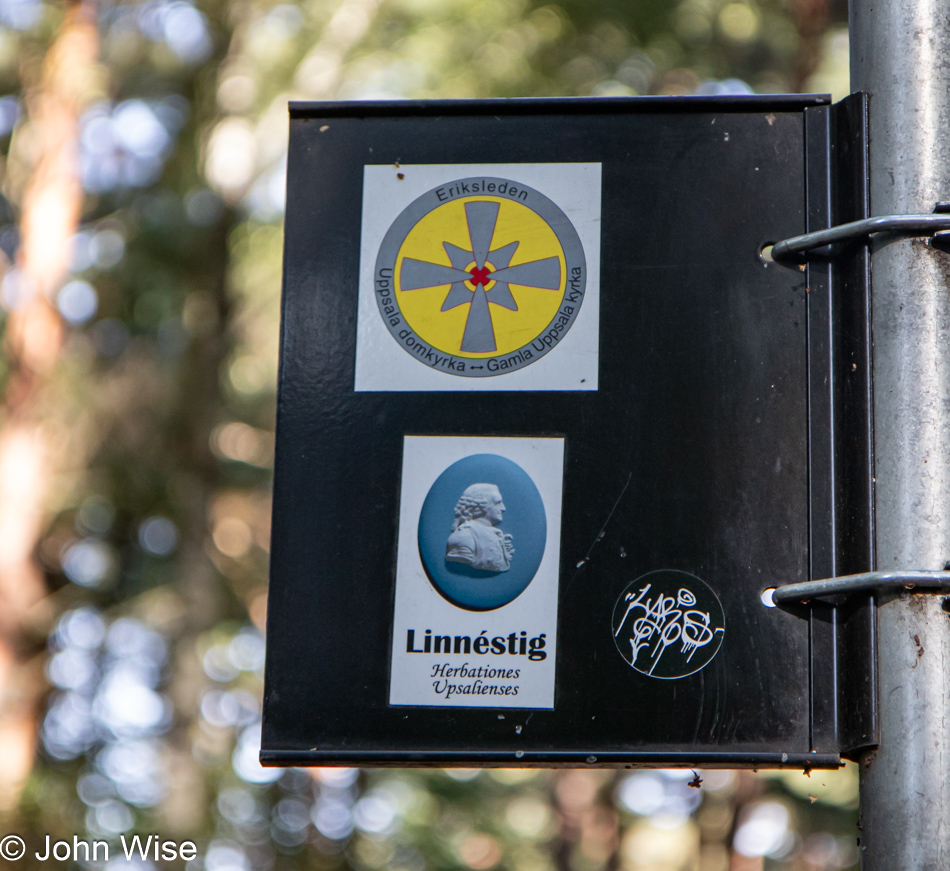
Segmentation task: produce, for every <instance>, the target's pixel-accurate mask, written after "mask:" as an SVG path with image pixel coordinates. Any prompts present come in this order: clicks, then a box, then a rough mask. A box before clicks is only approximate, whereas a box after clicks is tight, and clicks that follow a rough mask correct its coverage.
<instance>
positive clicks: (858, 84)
mask: <svg viewBox="0 0 950 871" xmlns="http://www.w3.org/2000/svg"><path fill="white" fill-rule="evenodd" d="M851 86H852V88H853V89H854V90H863V91H867V92H868V93H870V94H871V104H870V124H871V130H870V142H871V164H870V166H871V214H894V213H911V212H913V213H919V212H930V211H931V210H932V209H933V207H934V204H935V203H936V202H938V201H942V200H948V199H950V8H948V5H947V0H851ZM872 275H873V278H872V303H873V320H872V326H873V335H874V389H875V397H874V416H875V423H874V430H875V451H876V472H875V474H876V477H877V491H876V504H877V509H876V510H877V568H879V569H880V570H882V571H895V570H912V569H922V570H935V569H942V568H944V566H945V564H946V563H947V562H948V561H950V255H947V254H943V253H941V252H939V251H937V250H935V249H933V248H930V247H928V246H927V245H926V243H923V242H911V241H900V242H895V243H892V244H881V243H878V244H877V245H876V247H875V250H874V253H873V261H872ZM942 601H943V597H942V596H940V595H936V594H932V593H918V594H909V595H908V594H904V595H903V596H901V595H890V596H886V597H885V596H882V597H881V598H880V599H879V606H878V613H877V621H878V640H879V679H880V683H879V704H880V746H879V748H878V749H877V750H876V751H873V752H870V753H868V754H867V755H866V756H865V758H864V759H863V760H862V764H861V826H862V830H861V832H860V836H861V855H862V865H861V867H862V868H863V869H864V871H896V869H901V871H938V869H939V871H945V869H948V868H950V614H948V613H946V612H945V611H944V610H942V607H941V606H942Z"/></svg>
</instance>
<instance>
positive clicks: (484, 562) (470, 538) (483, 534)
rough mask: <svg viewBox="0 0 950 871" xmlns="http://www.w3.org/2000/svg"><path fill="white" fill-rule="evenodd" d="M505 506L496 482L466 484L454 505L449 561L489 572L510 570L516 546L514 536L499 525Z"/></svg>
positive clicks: (447, 558)
mask: <svg viewBox="0 0 950 871" xmlns="http://www.w3.org/2000/svg"><path fill="white" fill-rule="evenodd" d="M506 510H507V509H506V508H505V503H504V501H503V500H502V498H501V492H500V491H499V489H498V487H497V486H496V485H495V484H472V485H471V486H469V487H466V488H465V491H464V492H463V493H462V495H461V496H460V497H459V500H458V502H457V503H456V505H455V520H454V521H453V522H452V532H451V533H450V535H449V538H448V541H446V543H445V559H446V562H455V563H464V564H465V565H467V566H471V567H472V568H473V569H481V570H483V571H488V572H507V571H508V569H509V568H511V558H512V556H513V555H514V552H515V549H514V548H513V547H512V546H511V536H510V535H506V534H505V533H504V532H502V530H501V529H500V528H499V526H498V524H500V523H501V521H502V518H503V517H504V516H505V511H506Z"/></svg>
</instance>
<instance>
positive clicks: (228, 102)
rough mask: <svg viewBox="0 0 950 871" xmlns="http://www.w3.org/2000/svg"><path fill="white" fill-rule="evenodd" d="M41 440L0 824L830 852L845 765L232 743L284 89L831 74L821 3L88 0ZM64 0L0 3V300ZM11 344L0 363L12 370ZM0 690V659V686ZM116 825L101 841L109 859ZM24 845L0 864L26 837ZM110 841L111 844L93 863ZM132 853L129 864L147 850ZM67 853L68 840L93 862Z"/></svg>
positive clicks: (778, 79) (268, 410)
mask: <svg viewBox="0 0 950 871" xmlns="http://www.w3.org/2000/svg"><path fill="white" fill-rule="evenodd" d="M95 10H96V15H97V21H98V28H99V33H100V39H101V44H100V57H99V60H98V62H97V63H96V64H94V65H93V66H92V67H91V68H90V69H89V70H88V71H87V72H88V75H87V76H83V77H82V81H81V82H79V83H77V87H81V88H82V91H83V99H84V105H85V107H86V108H85V112H84V114H83V117H82V121H81V124H80V127H79V129H78V130H77V131H76V142H77V148H78V160H79V166H80V171H81V174H82V180H83V186H84V190H85V202H84V206H83V214H82V220H81V225H80V226H79V227H77V228H76V233H75V235H74V237H73V240H72V252H71V254H70V257H71V263H72V266H71V274H70V276H69V277H68V279H67V281H65V282H64V284H63V286H62V287H61V288H60V289H57V290H56V292H55V293H53V294H52V295H51V298H50V301H51V302H53V303H55V304H56V306H57V308H58V311H59V313H60V316H61V317H62V319H63V322H64V324H65V325H66V329H67V333H66V338H65V341H64V344H63V346H62V350H61V352H60V354H59V360H58V365H57V367H56V369H55V372H54V373H53V375H52V376H51V377H50V378H49V380H48V383H47V384H46V385H45V387H44V389H43V391H42V393H41V394H40V395H39V397H38V399H37V400H36V408H35V409H34V413H35V416H36V418H37V419H38V420H39V421H40V423H41V426H43V427H44V428H45V431H46V432H47V433H49V434H50V435H51V437H52V441H53V443H54V444H55V446H56V448H57V450H56V453H55V456H54V457H53V458H52V463H53V468H52V469H51V474H52V478H51V481H50V483H49V486H48V488H47V492H46V494H45V496H44V500H45V505H46V510H47V520H46V523H45V527H44V531H43V535H42V537H41V539H40V540H39V541H37V542H35V554H36V559H37V560H38V561H39V562H40V564H41V565H42V568H43V572H44V575H45V578H46V584H47V589H48V595H47V596H46V597H45V598H44V599H43V600H42V601H41V602H39V603H38V604H36V605H35V606H32V607H31V608H30V609H29V610H28V612H27V613H26V614H25V615H24V618H23V620H22V621H21V622H22V624H23V626H24V630H23V633H22V637H20V638H19V640H18V642H17V645H18V646H17V657H18V661H19V663H20V671H21V674H22V675H24V676H25V677H23V678H22V679H23V680H24V681H27V682H32V683H36V682H40V681H45V683H44V686H45V687H47V688H48V690H47V691H45V692H44V695H43V699H42V707H41V709H40V710H39V712H38V717H37V724H36V727H37V730H38V732H39V735H40V738H41V741H40V745H39V751H38V756H37V759H36V761H35V764H34V765H33V768H32V773H31V775H30V776H29V779H28V780H27V781H26V783H25V784H22V792H21V794H20V798H19V801H18V802H17V803H16V804H15V805H11V806H9V807H6V808H4V809H2V810H0V829H2V830H3V831H4V832H7V831H16V832H18V833H19V834H21V835H23V836H24V837H25V838H26V840H27V842H28V843H29V844H31V845H33V846H35V847H39V846H40V845H41V844H42V843H43V836H44V835H45V834H46V833H49V834H51V835H52V837H53V838H54V839H55V838H57V837H63V838H69V839H71V838H72V835H73V834H75V833H79V834H80V836H83V835H84V834H85V836H87V837H92V838H103V839H107V840H109V841H110V842H111V843H113V845H114V844H115V842H116V839H117V837H118V836H119V835H120V834H121V833H123V832H130V831H135V832H160V833H161V835H162V836H163V837H167V838H175V839H178V840H181V839H184V838H192V839H194V840H195V841H196V842H197V844H198V846H199V857H198V858H197V859H196V860H194V861H193V862H191V863H189V868H192V869H199V868H202V869H207V871H249V869H271V868H276V869H298V868H299V869H311V868H313V869H324V868H327V869H329V868H341V869H342V868H354V869H381V868H387V869H393V871H402V869H405V871H423V869H425V868H471V869H475V871H488V869H493V868H498V869H516V868H517V869H519V871H542V869H548V868H563V869H573V871H598V869H613V868H618V867H623V868H625V869H630V871H677V869H701V871H725V869H727V868H728V869H732V871H742V869H747V871H753V869H796V871H798V869H801V871H824V869H838V868H845V867H851V866H853V865H854V863H855V862H856V859H857V855H856V850H855V846H854V844H855V838H854V836H855V834H856V832H855V828H854V826H855V805H856V796H857V787H856V782H857V777H856V773H855V771H854V769H853V767H850V768H848V769H846V770H845V771H843V772H841V773H837V774H829V773H820V772H813V773H812V774H811V776H810V777H804V776H803V775H802V773H801V772H794V773H783V772H776V773H762V774H758V775H756V774H753V773H751V772H742V773H734V772H712V771H710V772H704V773H703V775H702V776H703V778H704V783H703V784H702V788H701V789H696V788H694V787H693V785H692V784H690V781H691V780H692V779H693V777H694V774H693V772H674V771H670V772H666V771H660V772H632V773H631V772H607V771H566V772H548V771H519V770H497V771H482V772H477V771H462V770H456V771H445V772H442V771H409V770H405V771H390V772H387V771H367V772H357V771H353V770H348V769H342V770H330V769H325V770H316V771H309V772H305V771H287V772H281V771H277V770H264V769H262V768H261V767H260V766H259V765H258V763H257V758H256V754H257V749H258V746H259V732H260V714H259V711H260V696H261V675H262V666H263V639H262V634H261V632H262V629H263V622H264V612H265V591H266V573H267V552H268V538H269V534H268V533H269V530H268V523H269V483H270V467H271V459H272V452H273V418H274V405H275V390H276V377H277V335H278V320H279V291H280V268H281V263H280V260H281V244H282V228H281V221H282V211H283V197H284V174H285V157H286V131H287V111H286V103H287V100H288V99H335V98H344V99H373V98H401V97H414V98H434V97H441V98H445V97H451V98H468V97H487V96H533V95H538V96H541V95H545V96H547V95H621V94H628V95H629V94H686V93H694V92H699V93H706V94H729V93H748V92H753V91H758V92H777V91H789V90H809V89H820V90H826V91H831V92H833V93H834V94H835V95H836V96H838V97H840V96H843V95H844V94H845V93H847V90H848V84H847V34H846V31H845V30H844V26H845V18H846V15H845V10H844V8H843V4H839V3H828V2H825V0H678V2H671V0H639V2H636V3H631V2H629V0H562V2H560V3H549V2H543V0H308V2H302V3H299V4H297V5H290V4H282V3H268V2H263V0H234V2H230V3H225V2H223V0H197V2H192V0H144V2H140V3H135V2H127V0H101V2H99V3H98V4H97V5H96V7H95ZM62 20H63V7H61V6H59V5H57V4H55V3H46V2H42V0H0V149H2V155H0V178H2V193H3V198H2V201H0V248H2V251H3V255H2V256H3V258H4V264H3V265H4V271H5V274H4V277H3V280H2V285H0V303H2V306H3V309H4V312H5V313H6V314H4V316H3V317H4V319H5V320H4V323H6V318H7V317H8V315H9V313H12V312H15V311H16V310H17V309H18V307H20V306H23V305H24V304H25V303H26V301H28V299H29V295H30V292H31V290H30V288H29V287H27V286H25V285H24V283H23V281H22V280H21V279H22V276H19V277H18V269H17V263H18V244H19V241H18V240H19V231H18V222H19V218H20V209H21V206H22V198H23V192H24V189H25V186H26V184H27V181H28V179H29V177H30V173H31V170H32V167H33V166H34V164H35V149H36V147H37V146H36V142H37V128H36V125H37V124H38V123H39V122H38V120H37V119H36V118H34V117H32V116H31V111H30V107H31V105H32V103H31V94H33V93H34V91H35V89H36V88H37V87H38V86H39V85H38V82H39V74H38V71H39V69H40V67H41V65H42V63H43V59H44V56H45V55H46V53H47V51H48V49H49V45H50V41H51V40H52V39H53V37H54V35H55V33H56V32H57V28H58V27H59V26H60V23H61V22H62ZM15 365H16V361H15V359H14V358H13V357H11V351H10V347H9V343H8V345H7V348H6V357H5V358H3V359H0V378H3V379H6V378H7V377H8V375H9V372H10V371H11V367H15ZM6 691H9V688H7V689H6ZM116 855H121V852H120V851H117V850H116V849H115V848H114V849H113V851H112V856H113V857H115V856H116ZM31 857H32V850H31V851H30V853H28V857H27V859H26V860H24V861H23V863H21V867H25V868H29V867H34V865H36V863H35V862H34V861H33V860H32V858H31ZM124 865H125V863H124V861H123V862H121V863H117V862H115V861H113V862H112V863H110V864H109V866H108V867H109V868H113V867H124ZM155 865H156V863H155V862H153V861H148V860H142V861H140V862H139V863H138V864H137V865H135V867H137V868H140V869H143V871H144V869H151V868H153V867H155ZM100 866H101V863H99V865H96V864H95V863H86V867H100Z"/></svg>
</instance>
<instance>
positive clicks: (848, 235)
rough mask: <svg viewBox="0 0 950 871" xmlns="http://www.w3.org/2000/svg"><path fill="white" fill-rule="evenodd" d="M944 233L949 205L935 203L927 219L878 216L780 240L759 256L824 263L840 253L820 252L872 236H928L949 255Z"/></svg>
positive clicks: (949, 238)
mask: <svg viewBox="0 0 950 871" xmlns="http://www.w3.org/2000/svg"><path fill="white" fill-rule="evenodd" d="M947 231H950V203H937V205H936V206H935V207H934V211H933V214H931V215H881V216H879V217H877V218H864V219H863V220H861V221H851V222H850V223H849V224H839V225H838V226H837V227H829V228H828V229H827V230H816V231H815V232H814V233H805V234H804V235H801V236H793V237H792V238H791V239H783V240H782V241H781V242H776V243H775V244H774V245H773V246H772V249H771V251H769V250H768V247H766V248H765V249H764V250H763V256H764V257H765V259H769V258H770V257H771V259H772V260H774V261H776V262H778V263H785V264H800V263H804V262H806V261H807V260H809V259H811V258H814V257H821V258H822V259H828V258H831V257H836V256H838V254H840V253H841V251H840V249H833V248H832V249H830V250H828V251H821V250H820V249H822V248H828V247H829V246H832V245H838V246H842V245H844V244H846V243H848V242H854V241H856V240H858V239H866V238H868V237H870V236H873V235H875V234H876V233H888V234H890V235H891V236H894V237H896V238H901V239H911V238H915V237H918V238H919V237H922V236H929V237H931V238H930V244H931V246H932V247H934V248H937V249H939V250H941V251H944V252H947V253H950V233H948V232H947Z"/></svg>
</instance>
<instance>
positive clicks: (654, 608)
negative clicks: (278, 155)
mask: <svg viewBox="0 0 950 871" xmlns="http://www.w3.org/2000/svg"><path fill="white" fill-rule="evenodd" d="M864 131H865V106H864V103H863V102H862V100H861V99H860V98H850V99H849V100H848V101H845V102H844V103H842V104H839V105H837V106H831V105H830V104H829V102H828V100H827V98H822V97H810V96H804V97H803V96H787V97H749V98H729V99H705V98H642V99H639V98H638V99H603V100H593V99H591V100H533V101H532V100H510V101H507V100H506V101H487V102H431V103H413V102H398V103H335V104H334V103H326V104H310V103H298V104H293V105H292V106H291V129H290V152H289V164H288V198H287V212H286V241H285V264H284V295H283V319H282V332H281V369H280V387H279V401H278V424H277V456H276V467H275V481H274V522H273V539H272V565H271V586H270V595H269V611H268V631H267V666H266V678H265V697H264V726H263V740H262V751H261V759H262V762H264V763H265V764H269V765H311V764H318V765H332V764H362V765H387V764H411V765H468V766H472V765H515V766H524V765H555V764H584V765H620V764H623V765H638V764H640V765H726V766H768V765H795V766H800V767H801V766H804V767H806V768H807V767H821V766H835V765H838V764H839V762H840V758H841V755H842V754H848V753H852V752H854V751H855V750H856V749H857V748H860V747H862V746H867V745H868V744H871V743H873V741H874V730H875V721H874V710H873V704H872V699H873V688H874V674H873V661H872V659H871V656H870V650H871V641H872V638H871V636H872V632H871V622H870V611H869V607H868V604H867V602H865V603H863V604H862V603H856V604H852V605H849V606H841V607H840V608H835V607H833V606H832V605H827V606H821V607H816V608H814V609H811V610H808V611H802V612H801V613H797V612H786V611H782V610H779V609H776V608H768V607H766V605H765V604H763V601H762V599H761V596H762V593H763V591H765V590H767V589H768V588H770V587H774V586H776V585H780V584H785V583H792V582H797V581H804V580H808V579H810V578H819V577H829V576H832V575H834V574H841V573H844V572H846V571H861V570H865V569H867V568H870V566H871V563H872V557H873V554H872V553H871V541H872V536H871V510H870V506H871V484H872V479H871V446H870V437H869V411H868V408H869V406H868V393H869V371H868V365H869V364H868V348H869V341H868V329H867V261H866V252H865V251H864V249H863V248H857V249H855V250H853V251H851V252H849V253H847V255H846V256H845V257H844V258H841V259H839V260H836V261H835V263H834V264H832V263H831V262H829V261H827V260H824V261H823V260H820V259H819V260H817V261H812V262H811V263H810V264H809V265H808V266H807V267H806V266H804V265H802V266H801V268H798V267H795V266H793V267H791V268H790V267H788V266H782V265H779V264H777V263H774V262H769V261H768V260H767V259H765V258H763V256H762V254H761V251H762V249H763V247H764V246H766V245H767V244H770V243H774V242H776V241H778V240H781V239H784V238H786V237H790V236H794V235H797V234H800V233H803V232H806V231H809V230H814V229H821V228H825V227H828V226H831V225H832V224H833V223H840V222H841V221H844V220H853V219H858V218H862V217H865V216H866V214H867V197H866V194H865V189H866V182H865V179H866V173H865V163H864V160H865V153H866V148H865V132H864ZM846 608H847V609H846ZM836 675H838V678H837V679H836Z"/></svg>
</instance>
